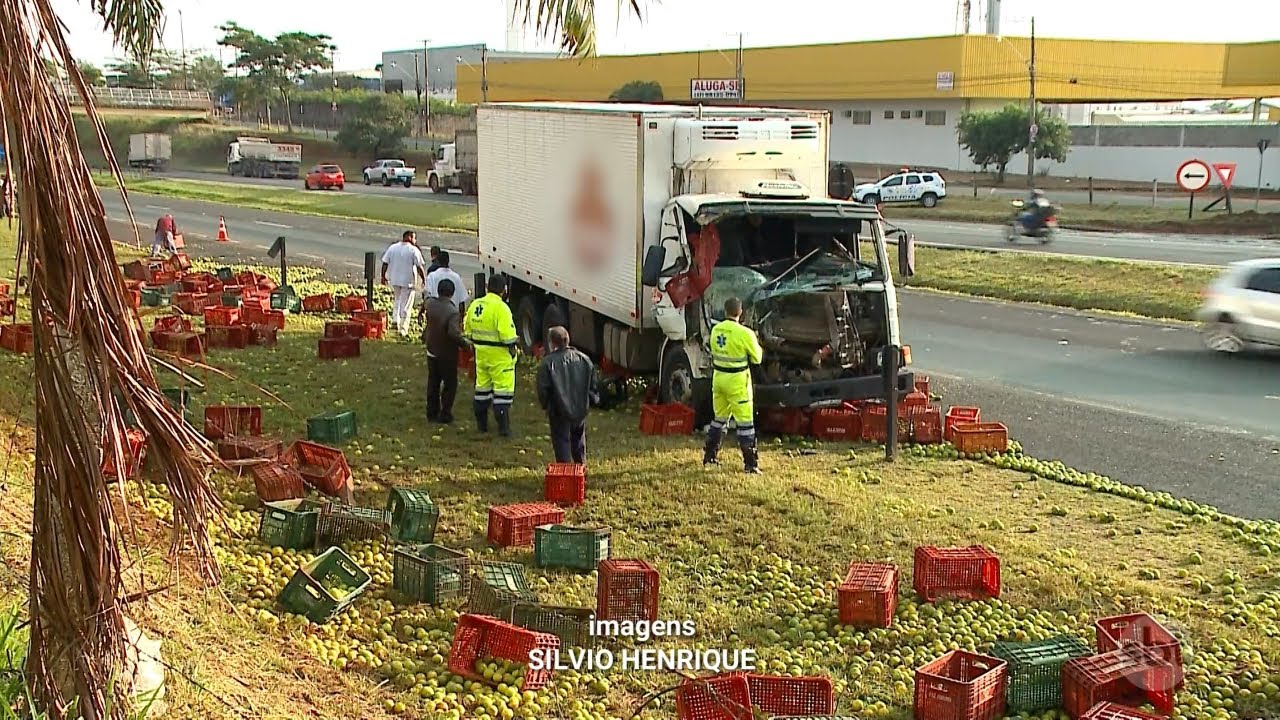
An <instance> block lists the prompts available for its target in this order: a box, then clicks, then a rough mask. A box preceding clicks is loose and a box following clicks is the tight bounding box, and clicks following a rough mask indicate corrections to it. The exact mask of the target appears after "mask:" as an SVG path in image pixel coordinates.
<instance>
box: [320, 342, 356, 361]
mask: <svg viewBox="0 0 1280 720" xmlns="http://www.w3.org/2000/svg"><path fill="white" fill-rule="evenodd" d="M318 342H319V345H318V346H317V348H316V355H317V356H318V357H319V358H320V359H321V360H339V359H342V358H353V357H360V339H359V338H320V340H319V341H318Z"/></svg>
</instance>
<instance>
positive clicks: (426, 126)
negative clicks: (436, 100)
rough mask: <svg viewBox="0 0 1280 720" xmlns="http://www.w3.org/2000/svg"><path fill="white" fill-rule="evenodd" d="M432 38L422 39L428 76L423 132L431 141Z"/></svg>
mask: <svg viewBox="0 0 1280 720" xmlns="http://www.w3.org/2000/svg"><path fill="white" fill-rule="evenodd" d="M430 42H431V40H429V39H426V40H423V41H422V74H423V76H424V77H425V78H426V85H427V100H426V110H425V111H424V113H423V115H422V134H423V135H425V136H426V137H427V141H428V142H430V141H431V56H430V54H429V53H428V52H427V45H428V44H429V43H430Z"/></svg>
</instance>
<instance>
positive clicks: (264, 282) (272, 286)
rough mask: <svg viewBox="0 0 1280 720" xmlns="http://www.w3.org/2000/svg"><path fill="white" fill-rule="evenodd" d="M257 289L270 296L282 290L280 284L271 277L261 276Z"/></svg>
mask: <svg viewBox="0 0 1280 720" xmlns="http://www.w3.org/2000/svg"><path fill="white" fill-rule="evenodd" d="M257 287H258V290H259V291H261V292H264V293H267V294H270V293H273V292H275V291H277V290H279V289H280V283H278V282H276V281H275V280H272V279H271V278H269V277H265V276H263V275H259V276H258V283H257Z"/></svg>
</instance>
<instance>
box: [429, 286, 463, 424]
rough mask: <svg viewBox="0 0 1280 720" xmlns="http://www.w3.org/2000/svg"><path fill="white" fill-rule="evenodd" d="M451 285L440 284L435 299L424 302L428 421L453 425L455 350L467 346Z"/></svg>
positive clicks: (456, 371) (456, 389)
mask: <svg viewBox="0 0 1280 720" xmlns="http://www.w3.org/2000/svg"><path fill="white" fill-rule="evenodd" d="M453 293H454V287H453V281H452V280H447V279H446V280H441V281H440V284H439V285H437V286H436V294H437V297H433V298H431V299H430V300H428V301H427V304H426V315H427V323H426V325H427V326H426V329H425V330H423V331H422V336H423V339H424V340H425V341H426V343H427V420H428V421H430V422H442V423H445V424H448V423H451V422H453V399H454V397H456V396H457V394H458V349H459V348H464V347H467V346H469V345H470V343H469V342H467V339H466V338H465V337H463V336H462V323H461V321H460V319H459V317H458V308H457V306H455V305H454V304H453Z"/></svg>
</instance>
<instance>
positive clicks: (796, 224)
mask: <svg viewBox="0 0 1280 720" xmlns="http://www.w3.org/2000/svg"><path fill="white" fill-rule="evenodd" d="M715 229H716V231H717V233H718V240H719V254H718V257H717V259H716V263H715V266H716V268H717V269H719V268H733V267H745V268H751V269H753V270H755V271H757V272H759V273H761V274H762V275H764V276H766V277H767V278H769V279H774V278H779V277H783V282H785V283H788V284H801V285H803V284H806V283H809V284H812V283H819V284H828V285H829V284H832V283H836V284H847V283H864V282H868V281H871V280H883V279H884V272H883V269H882V266H881V262H880V261H881V258H880V256H879V254H878V253H877V252H876V246H877V237H878V234H879V232H880V228H879V226H878V225H877V224H876V223H873V222H865V221H863V220H858V219H852V218H828V217H811V216H809V215H799V216H789V215H763V216H762V215H753V214H746V215H735V216H731V217H725V218H722V219H720V220H719V221H718V222H716V223H715Z"/></svg>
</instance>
